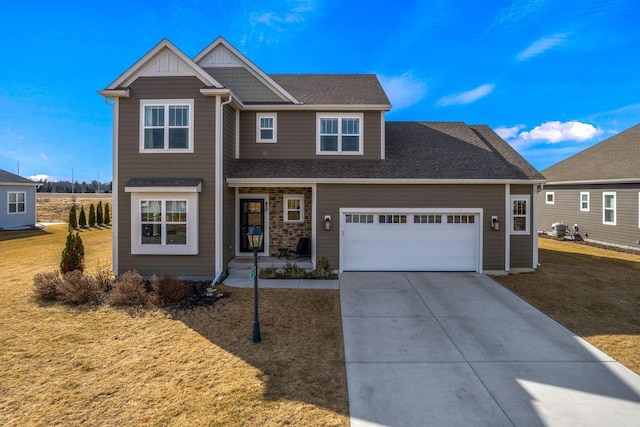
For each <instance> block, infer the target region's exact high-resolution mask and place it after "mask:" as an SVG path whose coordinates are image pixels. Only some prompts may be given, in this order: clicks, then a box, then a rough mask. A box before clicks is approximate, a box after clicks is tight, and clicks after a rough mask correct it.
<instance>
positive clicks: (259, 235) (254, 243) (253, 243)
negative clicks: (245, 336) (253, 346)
mask: <svg viewBox="0 0 640 427" xmlns="http://www.w3.org/2000/svg"><path fill="white" fill-rule="evenodd" d="M263 238H264V233H263V232H262V230H260V229H259V228H258V227H256V226H255V225H254V226H253V228H252V229H251V231H249V232H248V233H247V239H249V249H253V269H254V276H253V305H254V320H253V342H254V343H259V342H260V341H262V338H261V337H260V321H258V251H259V250H260V247H261V246H262V239H263Z"/></svg>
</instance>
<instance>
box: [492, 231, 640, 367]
mask: <svg viewBox="0 0 640 427" xmlns="http://www.w3.org/2000/svg"><path fill="white" fill-rule="evenodd" d="M539 247H540V264H541V267H540V268H538V270H537V272H536V273H531V274H521V275H515V276H499V277H494V279H495V280H497V281H498V282H500V283H502V284H503V285H504V286H506V287H507V288H509V289H510V290H512V291H513V292H515V293H516V294H518V295H520V296H521V297H522V298H524V299H525V300H527V301H528V302H530V303H531V304H533V305H534V306H535V307H537V308H538V309H540V310H541V311H543V312H544V313H546V314H548V315H549V316H551V317H552V318H554V319H555V320H556V321H558V322H560V323H561V324H563V325H564V326H566V327H567V328H569V329H570V330H572V331H573V332H575V333H576V334H577V335H579V336H580V337H582V338H584V339H585V340H587V341H588V342H590V343H591V344H593V345H595V346H596V347H598V348H599V349H601V350H602V351H604V352H605V353H607V354H608V355H610V356H611V357H613V358H615V359H616V360H618V361H619V362H620V363H622V364H624V365H625V366H626V367H628V368H629V369H631V370H633V371H635V372H636V373H638V374H640V310H639V309H638V307H640V255H635V254H627V253H621V252H615V251H612V250H608V249H602V248H596V247H591V246H586V245H584V244H578V243H574V242H569V241H556V240H551V239H541V240H540V244H539Z"/></svg>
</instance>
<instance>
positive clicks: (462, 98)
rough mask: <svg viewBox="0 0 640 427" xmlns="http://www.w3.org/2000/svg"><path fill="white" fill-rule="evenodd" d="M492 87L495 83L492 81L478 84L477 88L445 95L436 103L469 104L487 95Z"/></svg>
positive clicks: (443, 104) (442, 104) (444, 104)
mask: <svg viewBox="0 0 640 427" xmlns="http://www.w3.org/2000/svg"><path fill="white" fill-rule="evenodd" d="M494 87H495V85H494V84H493V83H487V84H483V85H482V86H478V87H477V88H475V89H471V90H468V91H466V92H462V93H458V94H455V95H449V96H445V97H444V98H442V99H440V100H439V101H438V103H437V104H438V105H441V106H446V105H464V104H471V103H472V102H476V101H477V100H479V99H481V98H484V97H485V96H487V95H489V94H490V93H491V92H492V91H493V88H494Z"/></svg>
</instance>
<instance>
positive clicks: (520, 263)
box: [503, 185, 538, 268]
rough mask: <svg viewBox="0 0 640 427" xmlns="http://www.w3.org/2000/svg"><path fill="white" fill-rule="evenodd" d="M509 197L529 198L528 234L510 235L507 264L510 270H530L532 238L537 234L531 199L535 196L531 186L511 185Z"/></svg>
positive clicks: (531, 264)
mask: <svg viewBox="0 0 640 427" xmlns="http://www.w3.org/2000/svg"><path fill="white" fill-rule="evenodd" d="M511 195H512V196H515V195H528V196H529V212H528V215H527V221H529V234H513V235H511V242H510V244H509V247H510V259H509V262H510V264H511V268H531V267H532V266H533V236H534V234H535V233H537V232H538V230H534V228H533V202H534V200H533V198H534V197H536V196H535V195H534V193H533V186H532V185H512V186H511ZM503 222H504V221H503Z"/></svg>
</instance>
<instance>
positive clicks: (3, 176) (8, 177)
mask: <svg viewBox="0 0 640 427" xmlns="http://www.w3.org/2000/svg"><path fill="white" fill-rule="evenodd" d="M0 184H19V185H25V184H26V185H34V186H40V185H42V184H40V183H39V182H34V181H31V180H30V179H27V178H23V177H21V176H19V175H16V174H13V173H11V172H7V171H6V170H4V169H0Z"/></svg>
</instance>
